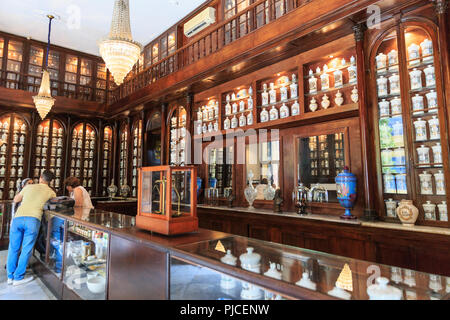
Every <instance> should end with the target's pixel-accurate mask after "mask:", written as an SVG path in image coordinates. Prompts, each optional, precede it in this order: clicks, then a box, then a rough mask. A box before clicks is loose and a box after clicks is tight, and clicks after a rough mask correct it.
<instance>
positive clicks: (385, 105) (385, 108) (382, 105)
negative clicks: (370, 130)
mask: <svg viewBox="0 0 450 320" xmlns="http://www.w3.org/2000/svg"><path fill="white" fill-rule="evenodd" d="M389 105H390V103H389V101H386V99H383V100H382V101H380V102H378V108H379V109H380V117H385V116H389V115H390V110H389Z"/></svg>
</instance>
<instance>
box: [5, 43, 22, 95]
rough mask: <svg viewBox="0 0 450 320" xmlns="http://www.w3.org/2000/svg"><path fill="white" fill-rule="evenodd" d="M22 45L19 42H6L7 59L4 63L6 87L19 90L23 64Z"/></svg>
mask: <svg viewBox="0 0 450 320" xmlns="http://www.w3.org/2000/svg"><path fill="white" fill-rule="evenodd" d="M23 46H24V45H23V43H22V42H20V41H12V40H9V42H8V57H7V61H6V87H7V88H9V89H19V81H20V80H21V79H20V76H21V75H20V73H21V69H22V62H23V53H24V50H23Z"/></svg>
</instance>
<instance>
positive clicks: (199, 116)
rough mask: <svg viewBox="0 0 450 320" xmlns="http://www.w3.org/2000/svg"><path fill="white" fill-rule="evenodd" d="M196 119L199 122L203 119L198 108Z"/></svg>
mask: <svg viewBox="0 0 450 320" xmlns="http://www.w3.org/2000/svg"><path fill="white" fill-rule="evenodd" d="M197 120H198V121H200V122H201V121H202V120H203V112H202V111H201V110H200V109H198V111H197Z"/></svg>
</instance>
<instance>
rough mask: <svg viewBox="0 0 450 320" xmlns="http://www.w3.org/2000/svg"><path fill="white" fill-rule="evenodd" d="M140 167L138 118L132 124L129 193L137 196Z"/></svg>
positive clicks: (140, 152) (140, 142) (140, 131)
mask: <svg viewBox="0 0 450 320" xmlns="http://www.w3.org/2000/svg"><path fill="white" fill-rule="evenodd" d="M140 167H142V120H138V121H136V122H135V124H134V129H133V163H132V168H133V171H132V172H131V173H132V178H131V195H132V197H133V198H136V197H137V183H138V179H139V177H138V168H140Z"/></svg>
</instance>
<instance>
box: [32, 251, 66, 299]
mask: <svg viewBox="0 0 450 320" xmlns="http://www.w3.org/2000/svg"><path fill="white" fill-rule="evenodd" d="M31 268H32V270H33V272H34V273H35V274H36V275H37V276H38V277H39V279H40V280H41V281H42V282H43V283H44V284H45V286H46V287H47V288H48V289H49V290H50V292H51V293H52V294H53V295H54V296H55V297H56V299H62V297H63V284H62V282H61V281H60V280H59V279H58V278H57V277H56V276H55V275H54V274H53V273H52V272H51V271H50V270H49V269H47V267H45V266H44V265H43V264H42V262H41V261H39V260H37V259H35V258H32V263H31Z"/></svg>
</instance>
